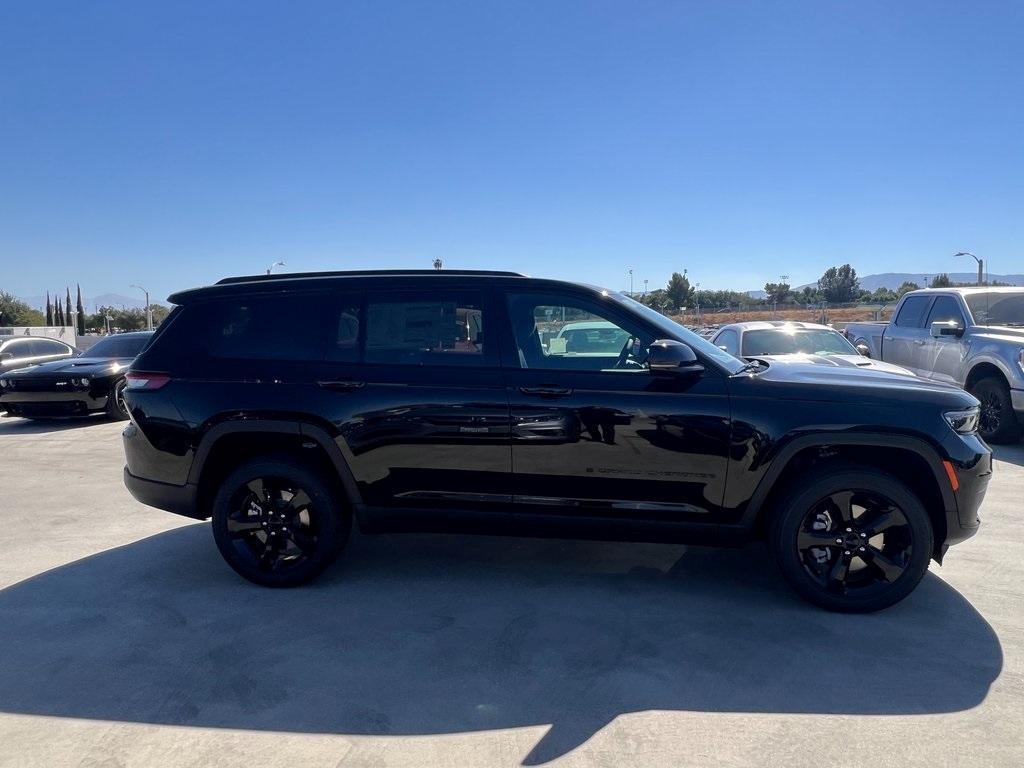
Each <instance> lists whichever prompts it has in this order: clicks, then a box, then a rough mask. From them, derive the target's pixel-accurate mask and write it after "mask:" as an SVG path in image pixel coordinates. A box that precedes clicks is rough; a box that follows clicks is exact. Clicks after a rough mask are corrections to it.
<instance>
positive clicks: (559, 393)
mask: <svg viewBox="0 0 1024 768" xmlns="http://www.w3.org/2000/svg"><path fill="white" fill-rule="evenodd" d="M519 391H520V392H522V393H523V394H524V395H533V396H534V397H565V396H566V395H571V394H572V390H571V389H569V388H568V387H520V388H519Z"/></svg>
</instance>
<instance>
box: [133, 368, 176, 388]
mask: <svg viewBox="0 0 1024 768" xmlns="http://www.w3.org/2000/svg"><path fill="white" fill-rule="evenodd" d="M170 380H171V377H170V376H168V375H167V374H166V373H149V372H148V371H129V372H128V373H126V374H125V377H124V386H125V389H131V390H133V391H138V390H141V389H160V387H162V386H163V385H164V384H166V383H167V382H169V381H170Z"/></svg>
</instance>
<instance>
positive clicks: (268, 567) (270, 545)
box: [257, 538, 278, 571]
mask: <svg viewBox="0 0 1024 768" xmlns="http://www.w3.org/2000/svg"><path fill="white" fill-rule="evenodd" d="M277 555H278V547H277V543H276V542H275V541H274V540H273V539H270V538H268V539H267V544H266V547H264V549H263V553H262V554H261V555H260V559H259V561H258V562H257V566H259V569H260V570H261V571H272V570H274V568H275V566H276V565H277Z"/></svg>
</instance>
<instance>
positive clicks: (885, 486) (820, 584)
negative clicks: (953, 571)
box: [770, 467, 933, 612]
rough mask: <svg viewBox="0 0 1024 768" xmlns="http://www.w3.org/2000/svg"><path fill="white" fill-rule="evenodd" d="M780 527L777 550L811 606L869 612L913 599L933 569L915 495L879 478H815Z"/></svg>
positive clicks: (867, 474)
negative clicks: (913, 592)
mask: <svg viewBox="0 0 1024 768" xmlns="http://www.w3.org/2000/svg"><path fill="white" fill-rule="evenodd" d="M795 490H796V493H795V494H794V495H793V496H792V497H791V501H789V505H788V506H787V508H786V509H785V510H783V511H782V512H781V513H780V514H778V515H777V516H776V518H775V520H774V522H773V525H772V531H771V535H770V544H771V546H772V550H773V554H774V556H775V559H776V561H777V562H778V563H779V566H780V568H781V569H782V572H783V575H784V576H785V577H786V579H787V581H789V582H790V584H791V585H792V586H793V587H794V588H795V589H796V590H797V592H799V593H800V594H801V595H802V596H803V597H804V598H806V599H808V600H810V601H811V602H813V603H815V604H817V605H821V606H823V607H825V608H829V609H832V610H837V611H846V612H867V611H876V610H879V609H881V608H885V607H888V606H890V605H892V604H893V603H896V602H898V601H899V600H901V599H903V598H904V597H906V595H907V594H909V593H910V592H911V591H912V590H913V589H914V587H916V586H917V583H918V582H919V581H920V580H921V578H922V577H923V576H924V573H925V571H926V570H927V569H928V562H929V560H930V559H931V553H932V547H933V538H932V537H933V534H932V528H931V522H930V520H929V518H928V514H927V512H926V511H925V509H924V507H923V505H922V504H921V501H920V500H919V499H918V498H917V496H915V495H914V494H913V492H912V491H910V489H908V488H907V487H906V486H904V485H903V484H902V483H900V482H899V481H898V480H896V479H895V478H893V477H892V476H890V475H888V474H886V473H884V472H881V471H879V470H876V469H873V468H869V467H864V468H838V469H836V468H833V469H832V470H831V471H829V469H827V468H826V469H819V470H817V471H815V470H812V471H811V473H810V474H809V476H808V477H807V478H806V479H805V480H804V482H803V483H801V484H800V485H799V487H798V488H797V489H795Z"/></svg>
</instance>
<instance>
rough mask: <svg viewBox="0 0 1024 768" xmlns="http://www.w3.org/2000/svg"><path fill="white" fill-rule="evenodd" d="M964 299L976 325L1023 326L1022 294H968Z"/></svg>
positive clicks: (1023, 303) (988, 292)
mask: <svg viewBox="0 0 1024 768" xmlns="http://www.w3.org/2000/svg"><path fill="white" fill-rule="evenodd" d="M966 298H967V306H968V307H969V308H970V310H971V315H973V316H974V322H975V323H977V324H978V325H1009V326H1016V327H1020V326H1024V293H1021V292H1019V291H1017V292H1013V293H1011V292H1009V291H985V292H984V293H972V294H969V295H968V296H967V297H966Z"/></svg>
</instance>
